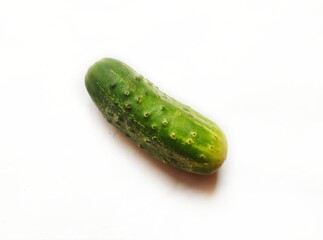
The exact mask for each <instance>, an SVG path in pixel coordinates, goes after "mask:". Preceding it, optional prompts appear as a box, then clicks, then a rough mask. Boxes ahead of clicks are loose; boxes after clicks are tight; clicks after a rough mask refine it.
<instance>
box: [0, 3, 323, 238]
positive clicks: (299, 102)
mask: <svg viewBox="0 0 323 240" xmlns="http://www.w3.org/2000/svg"><path fill="white" fill-rule="evenodd" d="M103 57H113V58H117V59H120V60H122V61H124V62H125V63H127V64H128V65H130V66H131V67H133V68H134V69H135V70H137V71H138V72H139V73H141V74H143V75H144V76H145V77H147V78H148V79H150V80H151V81H152V82H153V83H154V84H155V85H157V86H158V87H159V88H160V89H161V90H162V91H164V92H166V93H168V94H169V95H170V96H172V97H174V98H176V99H178V100H180V101H181V102H183V103H185V104H187V105H190V106H191V107H193V108H194V109H196V110H198V111H199V112H201V113H202V114H204V115H206V116H207V117H209V118H210V119H212V120H214V121H215V122H216V123H217V124H218V125H219V126H220V127H221V128H222V129H223V131H224V132H225V133H226V135H227V138H228V143H229V154H228V158H227V160H226V162H225V164H224V165H223V166H222V168H221V169H220V171H219V172H218V173H217V174H216V175H212V176H208V177H201V176H195V175H191V174H187V173H183V172H181V171H179V170H174V169H171V168H169V167H167V166H164V165H162V164H160V163H159V162H157V161H156V160H155V159H152V158H151V157H149V156H148V155H147V154H145V153H143V152H142V151H141V150H139V149H138V148H137V146H136V145H135V144H132V143H131V142H130V141H129V140H128V139H126V138H125V137H123V136H122V134H120V133H119V132H118V131H117V130H116V129H115V128H114V127H112V126H111V125H109V124H107V123H106V122H105V120H104V119H103V117H102V116H101V114H100V112H99V111H98V110H97V109H96V107H95V105H94V104H93V102H92V101H91V99H90V97H89V95H88V93H87V92H86V89H85V86H84V75H85V73H86V71H87V69H88V67H89V66H90V65H91V64H93V63H94V62H95V61H97V60H99V59H101V58H103ZM322 66H323V2H322V1H321V0H316V1H315V0H274V1H256V0H246V1H238V0H236V1H234V0H229V1H227V0H216V1H211V0H209V1H206V0H205V1H203V0H200V1H188V0H186V1H185V0H182V1H179V0H178V1H176V0H172V1H171V0H158V1H148V0H132V1H131V0H91V1H76V0H75V1H67V0H60V1H57V0H56V1H40V0H39V1H37V0H29V1H15V0H10V1H9V0H1V1H0V239H1V240H7V239H33V240H38V239H39V240H40V239H94V240H96V239H117V240H118V239H140V240H146V239H147V240H148V239H164V240H166V239H170V240H175V239H176V240H177V239H186V240H189V239H221V240H226V239H249V240H253V239H255V240H256V239H257V240H258V239H268V240H269V239H270V240H272V239H284V240H285V239H292V240H297V239H323V230H322V227H323V173H322V171H323V147H322V144H323V138H322V136H323V68H322Z"/></svg>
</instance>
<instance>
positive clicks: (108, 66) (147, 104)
mask: <svg viewBox="0 0 323 240" xmlns="http://www.w3.org/2000/svg"><path fill="white" fill-rule="evenodd" d="M85 86H86V88H87V91H88V93H89V94H90V96H91V98H92V100H93V101H94V102H95V104H96V105H97V107H98V108H99V109H100V111H101V112H102V114H103V115H104V117H105V118H106V120H107V121H108V122H109V123H111V124H113V125H114V126H115V127H117V128H118V129H119V130H120V131H121V132H123V133H124V134H125V135H126V136H128V137H130V138H131V139H132V140H134V141H135V142H136V143H137V144H138V146H139V147H141V148H143V149H144V150H146V151H147V152H148V153H150V154H151V155H153V156H154V157H155V158H157V159H159V160H160V161H162V162H163V163H166V164H168V165H170V166H173V167H176V168H179V169H182V170H184V171H187V172H191V173H196V174H211V173H214V172H215V171H216V170H217V169H218V168H219V167H220V166H221V165H222V163H223V162H224V160H225V158H226V155H227V141H226V138H225V135H224V134H223V132H222V131H221V130H220V128H219V127H218V126H217V125H216V124H215V123H213V122H212V121H211V120H209V119H207V118H206V117H204V116H202V115H201V114H199V113H198V112H196V111H194V110H193V109H191V108H190V107H188V106H186V105H184V104H182V103H180V102H178V101H176V100H175V99H173V98H171V97H169V96H167V95H166V94H165V93H163V92H161V91H160V90H158V88H157V87H155V86H154V85H153V84H152V83H151V82H150V81H148V80H147V79H145V78H144V77H143V76H142V75H139V74H138V73H136V72H135V71H134V70H133V69H131V68H130V67H129V66H127V65H126V64H124V63H122V62H120V61H118V60H116V59H112V58H104V59H102V60H100V61H98V62H96V63H95V64H93V65H92V66H91V67H90V68H89V70H88V72H87V74H86V76H85Z"/></svg>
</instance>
